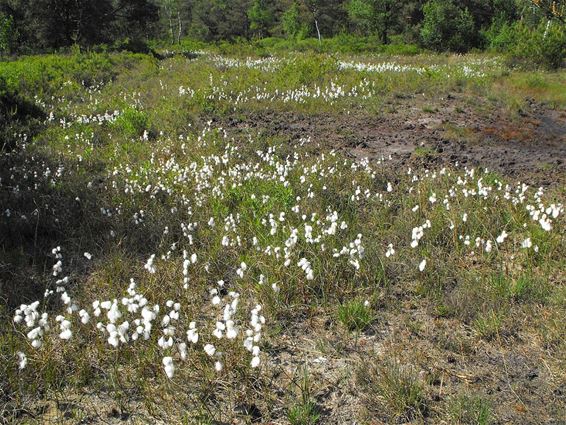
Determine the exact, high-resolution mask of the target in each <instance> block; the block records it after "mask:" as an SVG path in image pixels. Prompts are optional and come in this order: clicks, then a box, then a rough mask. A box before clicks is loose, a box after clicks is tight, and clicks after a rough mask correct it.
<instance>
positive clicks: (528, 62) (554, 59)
mask: <svg viewBox="0 0 566 425" xmlns="http://www.w3.org/2000/svg"><path fill="white" fill-rule="evenodd" d="M514 30H515V43H513V48H512V49H511V50H510V52H509V61H510V63H511V65H519V66H522V67H526V68H539V67H542V68H546V69H558V68H560V67H563V66H564V64H565V60H566V29H565V28H564V26H561V25H559V24H557V23H555V22H552V21H549V22H548V23H541V24H539V25H538V26H537V27H536V28H529V27H527V26H526V25H524V24H522V23H517V24H515V26H514Z"/></svg>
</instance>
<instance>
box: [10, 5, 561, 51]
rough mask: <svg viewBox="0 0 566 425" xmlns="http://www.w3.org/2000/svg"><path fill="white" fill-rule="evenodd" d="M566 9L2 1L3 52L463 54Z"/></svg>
mask: <svg viewBox="0 0 566 425" xmlns="http://www.w3.org/2000/svg"><path fill="white" fill-rule="evenodd" d="M565 5H566V0H559V1H556V0H0V52H4V53H6V52H8V53H20V52H33V51H48V50H54V49H58V48H62V47H67V46H72V45H79V46H87V47H88V46H94V45H100V44H108V45H113V44H116V43H118V44H119V43H125V42H129V43H132V42H136V41H140V40H150V39H161V40H167V41H169V42H172V43H178V42H180V40H181V39H183V38H184V37H191V38H194V39H199V40H204V41H219V40H230V41H233V40H238V39H255V38H265V37H284V38H287V39H290V40H299V39H302V38H307V37H316V38H319V39H321V38H329V37H333V36H336V35H341V34H349V35H356V36H364V37H374V38H375V40H376V42H378V43H382V44H389V43H411V44H419V45H421V46H422V47H425V48H429V49H433V50H450V51H456V52H465V51H468V50H470V49H473V48H479V49H482V48H485V47H488V45H489V44H493V43H494V42H495V43H497V42H501V40H499V41H498V39H501V38H502V37H503V38H504V39H505V37H506V34H505V31H507V32H509V31H510V28H511V27H512V26H514V25H517V23H520V24H521V25H523V26H529V27H530V28H537V27H541V26H542V25H547V26H548V25H549V23H550V22H552V25H555V26H557V27H558V28H562V31H563V28H564V25H565V23H566V22H565V16H566V6H565ZM547 30H548V29H547ZM509 37H511V36H510V35H509V36H508V37H507V38H509ZM545 37H546V36H545ZM503 42H509V40H507V41H505V40H503Z"/></svg>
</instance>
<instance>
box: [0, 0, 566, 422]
mask: <svg viewBox="0 0 566 425" xmlns="http://www.w3.org/2000/svg"><path fill="white" fill-rule="evenodd" d="M173 3H174V2H172V4H173ZM266 4H268V3H267V2H262V1H258V2H254V7H255V10H254V12H253V13H251V15H252V16H251V17H252V18H253V19H254V21H255V23H256V24H257V27H255V28H256V30H255V31H257V32H258V33H259V32H261V33H262V35H263V34H264V33H268V32H269V25H271V21H270V19H271V16H270V15H268V14H265V11H264V10H263V8H264V7H267V6H266ZM358 6H359V7H361V5H358ZM377 6H378V5H376V7H377ZM171 7H173V6H171ZM294 7H295V8H298V9H300V8H301V7H304V5H303V4H299V2H297V3H294V6H293V5H291V4H289V8H290V9H289V10H291V12H292V11H293V8H294ZM372 10H374V9H372ZM375 10H379V9H375ZM291 12H289V16H290V17H291V18H292V17H293V16H295V18H293V19H296V14H295V12H292V13H291ZM318 13H322V12H320V11H319V12H318ZM376 13H377V12H376ZM172 16H175V15H174V14H172ZM357 16H358V17H359V15H357ZM291 18H289V19H291ZM319 18H320V22H319V24H320V26H321V28H325V27H324V25H329V23H328V22H324V20H323V17H322V16H319V15H317V19H319ZM274 19H275V20H276V17H275V18H274ZM299 24H300V25H298V26H296V27H292V26H290V27H288V28H287V29H286V30H285V31H289V34H291V33H293V34H294V36H293V37H289V39H279V38H271V39H261V40H257V41H255V42H253V43H247V42H242V43H239V44H229V43H224V44H218V45H216V44H214V45H213V44H202V43H200V42H194V41H190V40H188V39H181V40H180V43H181V45H180V46H179V47H177V48H176V50H175V52H177V53H174V52H173V51H171V52H169V53H167V52H165V49H163V46H161V47H159V46H157V45H156V46H155V48H156V50H157V51H158V56H159V58H160V59H157V57H154V56H152V55H145V54H139V53H137V54H135V53H127V52H122V53H111V52H100V53H95V52H86V53H81V52H79V51H76V52H74V53H72V54H52V55H44V56H40V55H36V56H25V57H21V58H19V59H15V58H14V59H13V60H9V61H4V62H1V63H0V76H1V78H0V120H2V121H0V128H1V129H2V130H1V131H2V132H3V135H5V136H6V137H2V147H1V149H0V153H1V156H0V204H1V205H2V211H0V280H1V285H0V298H1V299H2V302H1V303H0V323H1V324H2V326H1V327H0V328H1V330H0V357H1V359H2V362H1V363H0V387H1V388H0V394H1V398H0V402H1V405H2V412H3V413H2V415H3V416H2V417H1V418H2V419H1V421H6V422H18V421H31V420H32V418H33V417H35V419H33V420H37V421H40V422H41V421H43V422H45V421H48V420H51V419H52V418H53V417H55V418H68V419H69V420H71V421H81V420H83V421H88V420H91V419H92V420H96V419H93V418H96V417H98V416H100V417H105V418H108V417H110V418H122V419H125V418H129V417H136V415H139V417H143V418H144V419H143V420H145V419H147V420H148V421H150V422H151V421H163V422H167V423H207V422H208V423H215V422H224V423H230V422H238V421H240V422H243V423H246V422H252V421H259V422H265V423H268V422H285V423H286V422H289V423H292V424H323V423H327V422H333V421H334V422H338V423H340V422H341V421H342V422H343V421H344V418H347V419H348V420H356V421H360V422H362V421H364V420H365V421H371V420H377V421H382V422H386V423H387V422H394V423H395V422H399V421H415V422H417V423H418V422H419V421H422V422H425V421H426V422H430V423H441V422H446V423H462V424H467V423H480V424H483V423H494V422H497V421H499V420H503V419H504V418H509V417H511V420H515V421H520V420H522V419H525V418H526V419H525V420H533V418H537V417H538V415H540V414H542V413H541V412H545V414H546V415H548V416H549V418H560V415H561V411H563V409H564V403H562V401H561V400H557V399H556V398H552V397H555V394H556V392H555V391H557V389H559V388H561V385H563V379H562V374H561V373H562V371H563V370H564V365H565V364H566V360H565V358H564V352H565V350H564V337H565V335H564V328H563V323H564V307H565V301H564V300H565V290H564V286H565V276H564V270H565V269H566V267H565V266H566V264H565V260H564V259H565V258H566V240H565V237H564V231H563V230H564V226H565V222H564V207H563V204H564V199H565V198H564V196H565V194H564V190H563V187H562V186H560V184H559V183H557V184H556V185H554V186H552V185H550V186H549V187H547V188H546V189H544V190H541V191H539V190H538V185H534V184H533V186H532V187H528V188H527V187H526V186H524V185H523V182H524V181H527V180H523V177H524V178H525V179H529V178H533V177H532V176H529V175H526V174H525V175H519V176H510V175H509V174H507V173H506V171H507V170H506V169H505V166H501V167H499V168H497V169H496V170H485V169H484V167H483V166H478V167H474V166H472V165H471V163H468V164H466V166H460V165H456V164H455V163H456V161H453V160H450V161H448V160H446V163H443V162H442V161H443V160H445V159H447V158H448V159H449V158H450V157H449V155H451V153H452V152H453V151H452V152H451V151H449V152H446V151H444V152H443V149H444V150H448V148H449V147H450V146H451V145H449V144H448V143H453V140H452V139H451V138H446V142H447V143H446V144H444V143H442V142H444V140H443V137H444V136H445V134H447V133H442V125H443V122H442V119H438V120H437V121H438V123H439V124H434V123H433V124H431V121H430V118H431V117H436V116H437V115H440V114H443V113H446V110H447V109H449V108H451V109H454V110H456V109H457V108H460V109H459V110H460V112H459V113H458V116H463V118H461V119H465V118H466V117H467V116H471V117H472V118H473V119H476V118H477V121H474V123H476V122H478V121H481V119H482V117H486V116H487V117H489V116H497V120H498V123H499V122H510V123H511V124H512V126H513V129H515V127H517V128H520V127H521V126H524V125H527V124H529V123H527V118H525V117H524V115H525V113H526V112H525V111H528V109H527V107H528V105H529V103H533V102H538V103H542V102H546V107H547V109H545V111H547V112H548V114H552V115H550V116H552V117H554V116H555V115H556V116H559V115H560V114H561V113H562V112H561V108H564V107H565V106H566V98H565V97H564V91H563V90H562V88H563V86H564V81H565V76H564V72H563V71H557V72H537V73H535V72H533V71H519V70H516V69H514V68H513V67H511V66H510V63H508V62H507V61H505V60H503V59H502V58H501V57H499V56H492V55H487V54H479V53H477V54H467V55H450V54H445V53H443V54H434V53H425V52H423V51H421V50H420V48H419V47H416V46H415V47H414V48H413V47H411V48H410V49H409V50H411V49H414V50H411V51H410V52H409V53H411V54H410V55H406V56H399V57H397V56H395V54H396V53H399V52H397V51H396V50H395V49H399V50H400V51H401V50H403V49H408V48H407V47H406V45H402V44H389V45H387V47H384V46H383V45H381V44H377V43H376V45H378V48H376V49H375V50H371V51H370V53H368V51H367V50H366V46H370V45H372V40H376V38H375V37H378V36H377V35H375V34H374V35H368V36H367V37H366V38H356V37H353V36H342V37H343V38H341V39H342V40H346V41H345V42H344V43H341V42H339V40H340V38H339V37H337V38H335V39H331V38H323V39H322V42H321V43H320V44H319V45H318V47H316V45H317V44H318V43H319V42H318V39H316V38H315V39H300V38H301V37H300V35H298V34H299V33H300V32H301V31H302V29H301V28H303V27H302V26H301V25H302V23H299ZM360 25H361V23H360ZM293 28H294V29H293ZM218 30H220V29H218ZM295 31H297V32H296V33H295ZM391 31H392V32H388V37H389V38H391V40H390V41H394V40H393V38H394V37H395V32H394V31H393V30H391ZM372 37H373V38H372ZM291 38H294V39H293V40H291ZM279 43H281V44H279ZM301 43H304V44H301ZM333 43H334V44H333ZM349 43H351V44H349ZM357 43H359V44H357ZM306 45H312V46H311V47H312V48H311V47H308V48H307V47H305V51H295V48H296V47H297V46H299V47H298V50H302V47H300V46H306ZM341 46H342V47H341ZM395 46H397V47H395ZM342 48H343V50H340V49H342ZM311 50H314V51H311ZM188 51H191V52H192V53H193V54H192V55H189V54H188ZM197 51H198V53H195V52H197ZM276 51H277V52H279V53H278V54H276V55H271V56H269V55H267V54H266V52H271V53H273V52H276ZM362 51H365V53H359V52H362ZM328 52H332V53H328ZM355 52H358V53H355ZM183 53H184V54H183ZM489 96H493V97H494V98H492V99H490V98H489ZM527 97H528V98H529V99H525V98H527ZM447 103H448V106H446V104H447ZM388 111H392V112H388ZM518 111H521V113H522V114H523V115H521V113H519V112H518ZM403 113H404V114H405V115H403ZM397 114H398V115H397ZM547 116H548V115H545V117H547ZM392 117H393V118H392ZM423 117H424V121H422V118H423ZM441 118H443V117H441ZM380 120H383V121H380ZM399 122H401V123H402V126H403V128H405V127H411V126H412V128H413V130H411V131H414V132H413V133H411V134H412V135H414V134H416V135H417V136H419V138H418V140H416V142H415V144H414V145H395V147H396V148H397V147H399V146H401V147H402V148H403V149H405V152H406V155H404V156H401V155H397V152H394V151H387V150H384V151H383V152H382V151H380V150H378V149H377V148H380V149H381V148H383V147H385V146H387V145H386V144H385V143H383V144H382V145H383V146H382V145H376V144H375V143H376V142H375V141H376V140H377V139H376V138H378V137H385V136H387V133H388V132H390V133H396V132H397V131H398V130H399V131H400V127H399V126H397V127H392V128H389V125H390V124H392V125H393V124H395V123H397V124H398V123H399ZM329 123H330V124H329ZM360 123H361V124H360ZM467 123H468V121H458V122H457V123H455V125H456V124H457V125H461V127H462V128H460V133H459V135H460V137H461V139H462V140H463V141H465V142H467V141H468V140H467V139H466V137H468V135H469V134H470V133H471V134H472V135H473V136H476V137H477V138H478V139H479V138H480V137H482V138H483V137H484V136H483V135H477V134H476V133H479V132H480V130H481V128H479V129H478V128H474V129H472V130H470V129H467V128H464V126H465V125H467ZM358 125H359V126H367V128H368V130H367V132H366V133H365V134H363V135H362V136H364V138H362V137H358V134H359V133H356V132H355V131H356V130H357V129H356V126H358ZM431 125H437V127H435V128H433V129H429V128H427V126H431ZM529 125H530V124H529ZM326 127H329V128H326ZM401 130H402V129H401ZM551 130H552V129H551ZM431 132H435V133H434V136H435V137H436V140H437V141H438V140H439V142H438V143H436V144H431V143H429V140H428V137H429V136H430V135H431V134H433V133H431ZM493 132H495V133H498V135H499V133H503V130H500V129H499V128H496V129H495V130H494V131H493ZM421 133H422V134H421ZM405 134H406V133H405ZM394 136H395V137H397V135H396V134H394ZM440 136H442V137H440ZM399 137H400V136H399ZM469 137H472V136H469ZM513 137H516V136H513ZM478 139H473V140H478ZM388 140H392V139H391V138H390V139H388ZM497 140H499V139H497ZM530 141H531V142H533V139H530ZM364 143H365V144H366V146H364ZM372 143H374V144H373V145H372ZM501 143H503V142H501ZM533 143H534V142H533ZM470 145H471V146H472V147H473V142H471V143H470ZM372 149H375V151H372ZM390 152H392V155H391V159H389V153H390ZM368 153H371V154H372V156H371V157H370V158H368V159H365V158H364V156H365V155H367V154H368ZM401 153H402V154H404V152H401ZM456 153H458V152H457V151H456ZM459 158H460V157H459ZM475 158H477V157H475ZM475 158H472V159H475ZM550 172H555V174H552V176H553V178H554V177H556V178H557V179H560V178H561V173H562V171H561V168H560V167H559V166H558V165H556V164H554V163H553V164H550V165H549V166H548V167H546V168H545V169H543V170H541V175H542V176H543V177H544V178H546V177H545V176H546V174H545V173H550ZM536 177H537V176H535V178H536ZM518 180H521V183H518ZM531 181H536V180H531ZM57 247H60V250H58V249H57ZM59 261H61V264H59V266H58V262H59ZM66 278H67V279H66ZM114 300H116V301H115V302H114ZM366 300H368V303H367V304H366ZM34 301H39V302H38V304H37V305H35V307H31V305H33V304H32V303H33V302H34ZM97 302H98V303H97ZM93 303H95V304H93ZM22 304H25V305H26V307H22ZM134 305H135V306H134ZM155 306H159V308H158V309H156V308H155ZM144 307H145V310H144ZM18 310H19V312H18ZM97 310H99V311H98V314H97ZM142 312H143V313H142ZM43 313H45V314H46V315H47V316H46V317H45V319H43V318H42V317H41V314H43ZM85 313H86V314H88V319H87V318H86V316H85ZM18 317H20V319H18ZM148 318H150V319H148ZM26 320H29V323H32V322H33V324H32V325H28V323H27V322H26ZM42 320H45V324H46V326H44V325H43V324H42V323H43V322H41V321H42ZM67 322H68V323H67ZM126 322H127V325H126V324H125V323H126ZM193 322H194V325H193ZM98 323H100V325H98ZM147 323H149V324H150V325H151V326H149V328H150V329H149V330H148V329H147V328H148V326H147ZM38 328H39V331H34V329H38ZM346 330H347V331H352V332H355V334H356V338H355V341H353V338H352V335H351V334H349V332H347V331H346ZM196 334H198V337H195V335H196ZM146 335H147V337H146ZM219 335H220V336H221V338H220V337H219ZM169 338H171V339H170V341H171V345H169V342H168V341H169ZM320 341H322V343H320V344H319V342H320ZM39 345H41V346H39ZM209 345H212V347H210V346H209ZM320 346H324V350H322V349H321V348H320ZM523 353H528V355H524V354H523ZM535 358H536V359H539V358H540V359H542V360H543V361H544V367H539V366H540V363H536V364H535V363H533V362H532V361H531V359H535ZM352 366H354V370H356V373H355V374H351V373H350V371H351V370H352ZM485 368H489V371H488V373H489V375H486V372H485ZM297 371H300V372H299V373H297ZM527 374H529V375H528V376H527V377H525V376H526V375H527ZM486 376H489V377H490V379H486ZM492 378H493V379H492ZM527 379H528V380H527ZM501 382H505V385H502V384H501ZM533 386H536V389H537V391H536V397H535V396H533V394H534V392H533V391H532V388H533ZM497 388H499V389H497ZM478 394H484V395H482V396H481V397H480V396H479V395H478ZM501 394H503V395H504V397H500V395H501ZM517 397H520V398H521V400H522V403H523V404H524V406H526V407H527V408H526V411H525V412H519V411H518V410H517V408H516V400H517ZM109 400H112V401H109ZM541 400H544V401H545V402H544V403H541ZM548 400H554V401H555V403H554V404H553V405H551V403H547V402H546V401H548ZM556 400H557V401H556ZM360 406H366V407H367V409H366V410H367V411H364V410H363V409H361V408H360ZM509 415H510V416H509ZM506 420H507V419H506Z"/></svg>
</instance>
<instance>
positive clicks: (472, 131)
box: [219, 94, 566, 187]
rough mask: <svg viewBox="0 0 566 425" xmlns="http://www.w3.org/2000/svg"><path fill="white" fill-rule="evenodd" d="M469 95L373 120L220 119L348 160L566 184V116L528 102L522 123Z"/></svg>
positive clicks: (412, 101)
mask: <svg viewBox="0 0 566 425" xmlns="http://www.w3.org/2000/svg"><path fill="white" fill-rule="evenodd" d="M460 97H463V95H459V94H458V95H449V96H448V97H446V98H444V99H437V100H433V101H432V102H431V100H430V99H427V101H426V105H427V106H426V107H424V108H423V106H422V105H423V104H425V102H423V101H422V100H420V99H418V98H415V97H411V98H406V99H395V100H393V101H390V102H389V103H388V104H386V105H385V106H386V108H385V109H387V110H386V111H384V112H383V113H382V114H379V115H369V114H367V113H364V112H363V111H354V112H352V113H350V114H347V113H342V114H335V113H332V114H315V115H310V114H303V113H297V112H277V111H273V110H267V111H262V112H255V111H254V112H249V113H247V114H241V113H240V114H238V115H237V116H229V117H227V118H222V119H219V121H220V125H222V126H223V127H224V128H226V129H228V130H240V131H244V130H255V131H259V132H261V133H262V134H265V135H266V136H277V137H285V138H288V139H290V140H298V139H300V138H302V137H308V136H310V137H311V138H312V140H313V141H315V142H318V143H322V144H324V145H326V146H328V147H331V148H335V149H339V150H341V151H343V152H345V153H346V154H347V155H350V156H353V157H358V158H363V157H368V158H369V159H375V158H381V157H382V156H383V157H388V156H389V155H391V156H392V158H393V161H394V162H393V163H394V164H396V165H410V164H412V163H415V165H423V164H426V165H427V166H434V165H435V164H436V165H440V164H460V165H465V166H468V167H478V166H480V167H485V168H488V169H489V170H490V171H495V172H497V173H500V174H502V175H505V176H507V177H509V178H510V179H511V180H513V181H514V180H521V181H523V182H525V183H527V184H531V185H533V186H545V187H548V186H557V185H561V184H564V182H565V181H566V180H565V178H566V111H564V110H555V109H552V108H550V107H548V106H546V105H544V104H540V103H536V102H534V101H532V100H531V101H527V103H526V106H525V107H524V108H523V109H522V110H521V111H519V113H518V114H517V116H510V113H509V112H508V111H505V110H503V109H501V108H499V109H498V108H491V107H490V108H487V110H483V111H479V112H478V108H477V107H474V106H471V107H470V106H462V105H465V104H466V102H464V99H462V98H460Z"/></svg>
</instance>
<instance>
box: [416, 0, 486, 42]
mask: <svg viewBox="0 0 566 425" xmlns="http://www.w3.org/2000/svg"><path fill="white" fill-rule="evenodd" d="M423 12H424V21H423V26H422V29H421V40H422V43H423V46H424V47H427V48H429V49H433V50H437V51H445V50H450V51H454V52H467V51H468V50H470V48H471V47H472V46H473V40H474V37H475V31H474V19H473V17H472V15H471V14H470V12H469V11H468V9H462V8H460V7H458V6H457V5H456V4H455V3H454V2H453V1H452V0H449V1H445V0H431V1H428V2H427V3H426V4H425V5H424V7H423Z"/></svg>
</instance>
